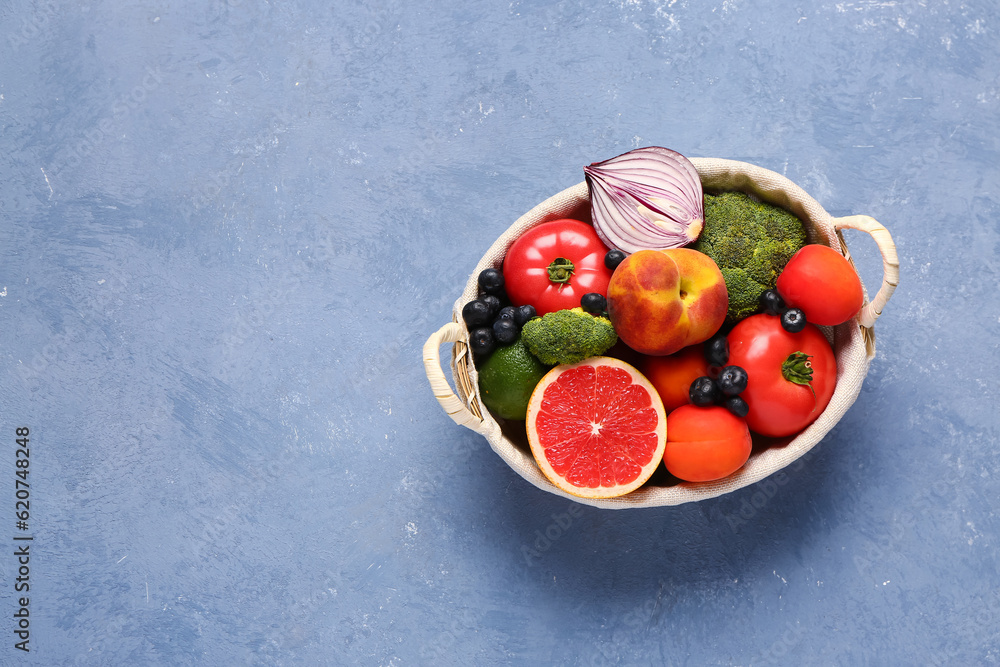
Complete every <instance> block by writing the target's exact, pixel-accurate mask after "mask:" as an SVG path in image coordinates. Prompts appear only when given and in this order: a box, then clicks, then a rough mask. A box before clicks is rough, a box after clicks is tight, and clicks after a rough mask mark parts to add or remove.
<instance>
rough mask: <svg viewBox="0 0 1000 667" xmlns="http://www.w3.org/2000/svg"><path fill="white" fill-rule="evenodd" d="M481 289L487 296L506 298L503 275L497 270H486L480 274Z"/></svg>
mask: <svg viewBox="0 0 1000 667" xmlns="http://www.w3.org/2000/svg"><path fill="white" fill-rule="evenodd" d="M479 287H480V289H482V290H483V291H484V292H486V293H487V294H492V295H493V296H496V297H502V296H504V294H505V292H504V280H503V274H502V273H500V271H498V270H497V269H484V270H483V271H481V272H480V274H479Z"/></svg>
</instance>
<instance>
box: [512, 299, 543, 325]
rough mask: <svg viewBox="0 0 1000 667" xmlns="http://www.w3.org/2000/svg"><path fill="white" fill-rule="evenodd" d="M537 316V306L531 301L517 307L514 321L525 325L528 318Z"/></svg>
mask: <svg viewBox="0 0 1000 667" xmlns="http://www.w3.org/2000/svg"><path fill="white" fill-rule="evenodd" d="M537 316H538V312H537V311H536V310H535V307H534V306H532V305H531V304H530V303H529V304H528V305H526V306H521V307H520V308H518V309H517V312H516V313H514V322H515V324H517V326H519V327H523V326H524V325H525V324H526V323H527V322H528V320H530V319H532V318H535V317H537Z"/></svg>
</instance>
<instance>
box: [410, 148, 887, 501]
mask: <svg viewBox="0 0 1000 667" xmlns="http://www.w3.org/2000/svg"><path fill="white" fill-rule="evenodd" d="M692 162H693V163H694V165H695V168H697V170H698V173H699V175H700V176H701V180H702V184H703V186H704V188H705V190H706V191H708V192H719V191H726V190H739V191H743V192H747V193H750V194H753V195H756V196H757V197H759V198H760V199H762V200H764V201H767V202H770V203H772V204H775V205H777V206H780V207H782V208H785V209H787V210H789V211H791V212H793V213H795V214H796V215H797V216H798V217H799V218H800V219H801V220H802V221H803V222H804V223H805V224H806V227H807V230H808V232H809V242H810V243H822V244H824V245H828V246H830V247H832V248H834V249H836V250H839V251H840V252H842V253H843V254H844V256H845V257H847V258H848V259H850V254H849V253H848V251H847V246H846V245H845V244H844V239H843V236H842V235H841V233H840V230H842V229H845V228H849V229H858V230H861V231H864V232H867V233H868V234H870V235H871V236H872V238H873V239H874V241H875V243H876V244H877V245H878V248H879V251H880V252H881V254H882V260H883V268H884V275H883V279H882V285H881V287H880V288H879V290H878V292H877V293H876V295H875V297H874V298H872V299H871V300H869V299H867V297H866V299H865V305H864V307H863V308H862V309H861V312H860V313H859V314H858V315H857V316H856V317H855V318H854V319H853V320H851V321H849V322H846V323H844V324H841V325H839V326H837V327H832V328H829V327H828V328H825V331H824V333H825V334H826V335H827V337H828V338H829V339H830V340H831V342H832V343H833V348H834V353H835V355H836V358H837V387H836V390H835V392H834V394H833V398H832V399H831V401H830V404H829V406H828V407H827V408H826V410H825V411H824V412H823V414H822V415H820V417H819V418H818V419H817V420H816V421H815V422H813V424H812V425H810V426H809V427H808V428H807V429H805V430H804V431H803V432H801V433H800V434H798V435H797V436H796V437H794V438H793V439H786V441H784V442H779V443H776V444H774V445H772V446H770V447H767V448H764V449H760V450H759V449H758V448H757V447H756V446H755V448H754V450H755V451H754V453H753V454H752V455H751V456H750V460H749V461H747V463H746V465H744V466H743V467H742V468H741V469H740V470H739V471H737V472H736V473H734V474H732V475H730V476H729V477H726V478H725V479H721V480H718V481H715V482H704V483H681V484H677V485H674V486H654V485H651V484H649V483H647V485H645V486H643V487H641V488H639V489H637V490H636V491H633V492H632V493H630V494H627V495H625V496H621V497H618V498H611V499H605V500H601V499H586V498H577V497H576V496H571V495H568V494H566V493H565V492H563V491H562V490H560V489H558V488H557V487H556V486H554V485H553V484H552V483H551V482H549V481H548V480H547V479H546V478H545V476H544V475H542V473H541V471H540V470H539V469H538V466H537V465H536V464H535V461H534V459H533V458H532V455H531V450H530V448H529V447H528V443H527V437H526V434H525V433H524V423H523V422H507V423H503V422H502V421H500V420H497V419H495V418H494V417H493V416H492V415H491V414H490V413H489V412H488V411H487V410H486V409H485V407H483V404H482V401H481V400H480V396H479V386H478V381H477V374H476V369H475V366H474V364H473V363H472V355H471V353H470V351H469V347H468V336H469V332H468V330H467V329H466V327H465V324H464V323H463V322H462V318H461V312H462V307H463V306H464V305H465V304H466V303H468V302H469V301H471V300H473V299H475V298H476V297H477V276H478V275H479V273H480V272H481V271H482V270H483V269H487V268H490V267H493V268H499V267H500V265H501V262H502V261H503V257H504V255H505V254H506V252H507V248H509V247H510V245H511V244H512V243H513V242H514V240H515V239H516V238H517V237H518V236H520V235H521V234H522V233H524V232H525V231H526V230H527V229H529V228H531V227H533V226H535V225H537V224H540V223H542V222H546V221H549V220H554V219H558V218H564V217H569V218H576V219H579V220H585V221H590V219H591V218H590V200H589V193H588V189H587V185H586V183H579V184H578V185H576V186H574V187H571V188H569V189H567V190H564V191H563V192H560V193H559V194H557V195H555V196H553V197H551V198H549V199H547V200H546V201H544V202H542V203H541V204H539V205H538V206H536V207H535V208H533V209H531V210H530V211H528V212H527V213H526V214H524V215H523V216H521V217H520V218H519V219H518V220H517V221H516V222H515V223H514V224H513V225H512V226H511V227H510V228H509V229H508V230H507V231H506V232H504V234H503V235H502V236H501V237H500V238H499V239H497V241H496V242H495V243H494V244H493V245H492V246H491V247H490V249H489V250H488V251H487V253H486V254H485V255H484V256H483V258H482V259H481V260H480V261H479V264H478V265H477V266H476V269H475V270H474V271H473V272H472V274H471V275H470V277H469V281H468V283H467V284H466V286H465V291H464V292H463V293H462V296H461V297H460V298H459V299H458V301H456V302H455V308H454V314H453V317H454V321H453V322H450V323H448V324H446V325H445V326H443V327H441V328H440V329H439V330H438V331H436V332H435V333H434V334H433V335H431V337H430V338H429V339H428V341H427V343H426V344H425V345H424V353H423V354H424V366H425V368H426V371H427V378H428V380H429V381H430V384H431V388H432V389H433V391H434V395H435V397H436V398H437V400H438V402H439V403H440V404H441V406H442V408H444V410H445V412H446V413H447V414H448V415H449V416H450V417H451V418H452V419H453V420H454V421H455V422H456V423H458V424H461V425H462V426H465V427H468V428H470V429H472V430H473V431H475V432H476V433H479V434H481V435H483V436H484V437H485V438H486V439H487V440H488V441H489V443H490V446H491V447H492V448H493V450H494V451H496V453H497V454H499V455H500V456H501V457H502V458H503V460H504V461H506V462H507V463H508V464H509V465H510V467H511V468H513V469H514V470H515V471H517V473H518V474H519V475H521V476H522V477H523V478H524V479H526V480H528V481H529V482H531V483H532V484H534V485H535V486H536V487H538V488H540V489H543V490H545V491H549V492H550V493H554V494H556V495H560V496H565V497H567V498H570V499H572V500H575V501H577V502H581V503H585V504H587V505H593V506H595V507H604V508H614V509H623V508H628V507H658V506H663V505H679V504H682V503H687V502H694V501H698V500H706V499H708V498H713V497H715V496H719V495H722V494H724V493H729V492H731V491H735V490H736V489H740V488H743V487H745V486H747V485H749V484H753V483H755V482H758V481H760V480H761V479H763V478H765V477H767V476H768V475H770V474H772V473H774V472H777V471H778V470H781V469H782V468H784V467H785V466H787V465H789V464H790V463H792V462H793V461H795V460H796V459H798V458H799V457H801V456H802V455H804V454H805V453H806V452H808V451H809V450H810V449H812V448H813V447H814V446H816V444H817V443H819V441H820V440H822V439H823V436H825V435H826V434H827V433H828V432H829V431H830V429H831V428H833V426H834V425H835V424H836V423H837V422H838V421H839V420H840V419H841V417H843V416H844V414H845V413H846V412H847V410H848V409H849V408H850V407H851V405H853V403H854V401H855V399H856V398H857V396H858V393H859V392H860V391H861V384H862V382H863V381H864V378H865V375H867V373H868V366H869V364H870V363H871V360H872V358H873V357H874V356H875V334H874V332H873V330H872V327H873V325H874V323H875V320H876V319H877V318H878V316H879V315H880V314H881V312H882V309H883V307H884V306H885V304H886V302H887V301H888V300H889V297H890V296H891V295H892V292H893V290H895V288H896V283H897V281H898V279H899V260H898V258H897V256H896V247H895V245H894V244H893V242H892V237H891V236H890V235H889V232H888V231H887V230H886V229H885V227H883V226H882V225H880V224H879V223H878V222H876V221H875V220H874V219H872V218H870V217H868V216H864V215H854V216H848V217H843V218H834V217H832V216H831V215H830V214H829V213H827V212H826V211H825V210H824V209H823V207H822V206H820V205H819V203H818V202H816V200H814V199H813V198H812V197H810V196H809V195H808V194H807V193H806V192H805V191H804V190H803V189H802V188H800V187H798V186H797V185H795V184H794V183H792V182H791V181H790V180H788V179H787V178H785V177H784V176H781V175H780V174H777V173H775V172H773V171H769V170H767V169H763V168H761V167H757V166H755V165H752V164H748V163H746V162H737V161H734V160H723V159H716V158H694V159H692ZM444 343H454V346H453V347H452V355H451V356H452V359H451V366H452V376H453V378H454V381H455V385H456V389H457V391H453V390H452V388H451V386H450V385H449V383H448V380H447V378H446V377H445V374H444V371H443V369H442V367H441V358H440V355H439V348H440V346H441V345H442V344H444Z"/></svg>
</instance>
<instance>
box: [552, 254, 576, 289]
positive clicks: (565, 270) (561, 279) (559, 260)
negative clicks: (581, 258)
mask: <svg viewBox="0 0 1000 667" xmlns="http://www.w3.org/2000/svg"><path fill="white" fill-rule="evenodd" d="M575 268H576V267H574V266H573V262H571V261H570V260H568V259H566V258H565V257H556V258H555V259H554V260H552V263H551V264H549V268H548V272H549V280H551V281H552V282H554V283H559V284H561V285H565V284H566V283H568V282H569V279H570V277H571V276H572V275H573V271H574V269H575Z"/></svg>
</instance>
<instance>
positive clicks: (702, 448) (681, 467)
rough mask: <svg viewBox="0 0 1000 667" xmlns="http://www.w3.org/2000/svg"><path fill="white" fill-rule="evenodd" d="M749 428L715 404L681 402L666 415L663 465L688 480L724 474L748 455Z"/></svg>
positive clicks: (709, 480)
mask: <svg viewBox="0 0 1000 667" xmlns="http://www.w3.org/2000/svg"><path fill="white" fill-rule="evenodd" d="M752 447H753V443H751V441H750V431H749V430H748V429H747V424H746V422H745V421H743V420H742V419H740V418H739V417H737V416H736V415H734V414H733V413H732V412H730V411H729V410H727V409H726V408H724V407H722V406H719V405H712V406H709V407H704V408H699V407H698V406H696V405H691V404H690V403H689V404H687V405H682V406H681V407H679V408H677V409H676V410H674V411H673V412H671V413H670V414H669V415H667V446H666V448H665V449H664V450H663V465H665V466H666V467H667V470H669V471H670V474H671V475H673V476H674V477H678V478H680V479H683V480H685V481H688V482H711V481H712V480H715V479H722V478H723V477H728V476H729V475H731V474H733V473H734V472H736V471H737V470H739V469H740V468H741V467H742V466H743V464H744V463H746V462H747V459H748V458H750V449H751V448H752Z"/></svg>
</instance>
